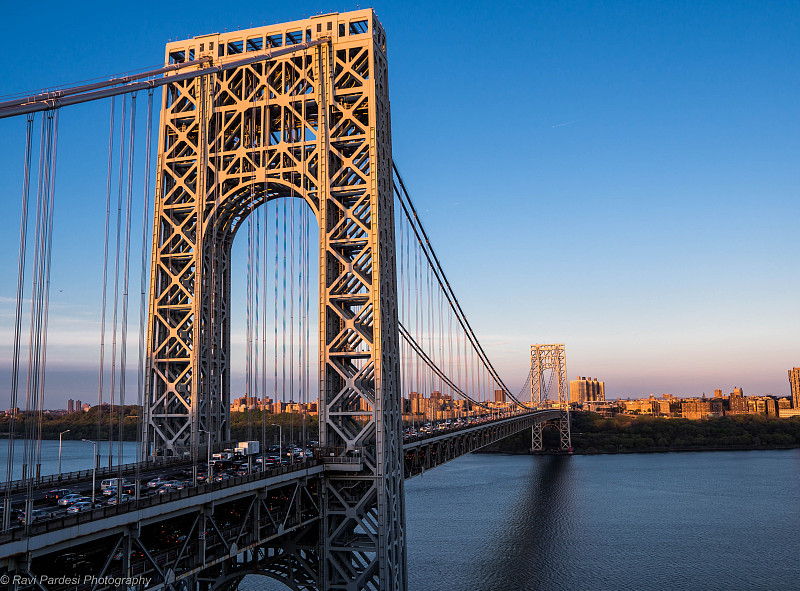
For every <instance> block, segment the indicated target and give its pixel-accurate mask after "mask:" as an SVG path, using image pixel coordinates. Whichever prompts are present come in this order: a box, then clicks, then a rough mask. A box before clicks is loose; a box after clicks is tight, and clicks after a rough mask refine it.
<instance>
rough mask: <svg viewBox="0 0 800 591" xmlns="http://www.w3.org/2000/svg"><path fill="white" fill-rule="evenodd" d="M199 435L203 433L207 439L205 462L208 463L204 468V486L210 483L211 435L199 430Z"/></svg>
mask: <svg viewBox="0 0 800 591" xmlns="http://www.w3.org/2000/svg"><path fill="white" fill-rule="evenodd" d="M200 433H205V434H206V438H207V439H208V452H207V454H208V457H207V458H206V461H207V462H208V466H207V468H206V484H208V483H210V482H211V468H212V466H211V433H209V432H208V431H206V430H205V429H200ZM195 484H196V483H195Z"/></svg>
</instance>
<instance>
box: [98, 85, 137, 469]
mask: <svg viewBox="0 0 800 591" xmlns="http://www.w3.org/2000/svg"><path fill="white" fill-rule="evenodd" d="M127 99H128V95H127V94H123V95H122V125H121V127H120V142H119V189H118V194H117V241H116V249H115V254H114V314H113V321H112V328H111V407H110V409H109V413H108V467H109V469H110V468H111V466H112V465H113V462H114V449H113V447H114V446H113V443H114V393H115V390H116V378H117V367H116V365H117V311H118V309H119V305H118V304H119V250H120V240H121V235H122V195H123V192H122V183H123V180H124V170H125V113H126V112H127V106H126V105H127ZM129 156H130V155H129ZM98 446H99V442H98Z"/></svg>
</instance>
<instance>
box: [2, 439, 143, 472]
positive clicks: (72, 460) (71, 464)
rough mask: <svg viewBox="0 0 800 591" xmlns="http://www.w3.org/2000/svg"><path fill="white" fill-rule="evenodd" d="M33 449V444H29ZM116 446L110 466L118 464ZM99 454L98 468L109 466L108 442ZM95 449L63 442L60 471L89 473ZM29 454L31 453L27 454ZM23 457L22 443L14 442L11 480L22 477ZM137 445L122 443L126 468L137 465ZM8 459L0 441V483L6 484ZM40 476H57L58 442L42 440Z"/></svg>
mask: <svg viewBox="0 0 800 591" xmlns="http://www.w3.org/2000/svg"><path fill="white" fill-rule="evenodd" d="M30 445H32V446H35V445H36V442H35V441H34V442H31V444H30ZM118 445H119V442H116V441H115V442H114V450H113V451H114V454H113V463H114V465H117V464H118V463H120V462H119V457H120V455H119V449H118ZM98 447H99V451H98V453H99V454H100V467H105V466H108V441H107V440H106V441H101V442H100V443H99V445H98ZM93 448H94V446H93V445H92V444H91V442H86V441H70V440H66V439H65V440H64V441H62V444H61V471H62V472H73V471H78V470H91V469H92V453H93V451H92V450H93ZM29 453H30V452H29ZM24 457H25V440H24V439H17V440H15V441H14V475H13V477H12V480H16V479H18V478H20V477H21V476H22V464H23V459H24ZM136 457H137V454H136V442H135V441H123V442H122V463H123V464H127V463H130V462H135V461H136ZM7 458H8V439H0V466H1V468H0V482H5V480H6V466H7V465H8V464H7V462H6V460H7ZM41 463H42V471H41V474H42V476H48V475H50V474H58V440H55V441H52V440H43V441H42V449H41Z"/></svg>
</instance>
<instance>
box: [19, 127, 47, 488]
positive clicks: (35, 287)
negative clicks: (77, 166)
mask: <svg viewBox="0 0 800 591" xmlns="http://www.w3.org/2000/svg"><path fill="white" fill-rule="evenodd" d="M48 122H49V116H43V117H42V130H41V134H40V140H39V169H38V179H37V187H36V226H35V232H34V240H33V243H34V255H33V281H32V286H31V316H30V326H29V330H30V335H29V337H28V373H27V376H28V379H27V382H26V388H25V413H26V414H25V417H24V424H25V445H24V457H23V463H22V479H23V480H27V478H28V477H29V476H30V474H29V468H30V466H31V463H32V456H31V454H32V451H31V449H30V448H31V440H32V439H33V432H32V428H33V421H32V420H31V414H30V413H31V410H32V409H31V390H32V387H35V379H36V378H35V377H34V371H33V370H34V367H35V366H34V364H35V361H34V359H35V356H37V355H38V350H37V339H38V335H39V332H38V330H37V326H36V322H35V319H36V318H37V316H38V307H37V302H38V299H39V295H38V294H39V282H40V280H41V275H40V274H41V271H40V267H39V264H40V259H41V246H40V241H41V232H42V228H41V226H42V223H43V222H42V214H43V212H42V210H43V208H44V205H43V201H42V200H43V197H44V196H43V194H42V192H43V188H42V180H43V178H44V176H45V172H44V165H45V164H44V158H45V151H46V146H47V138H48V135H46V134H47V133H48V131H49V127H48ZM34 395H35V391H34Z"/></svg>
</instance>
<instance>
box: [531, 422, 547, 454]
mask: <svg viewBox="0 0 800 591" xmlns="http://www.w3.org/2000/svg"><path fill="white" fill-rule="evenodd" d="M543 428H544V423H536V424H535V425H534V426H533V427H532V428H531V432H532V437H531V451H542V429H543Z"/></svg>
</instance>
